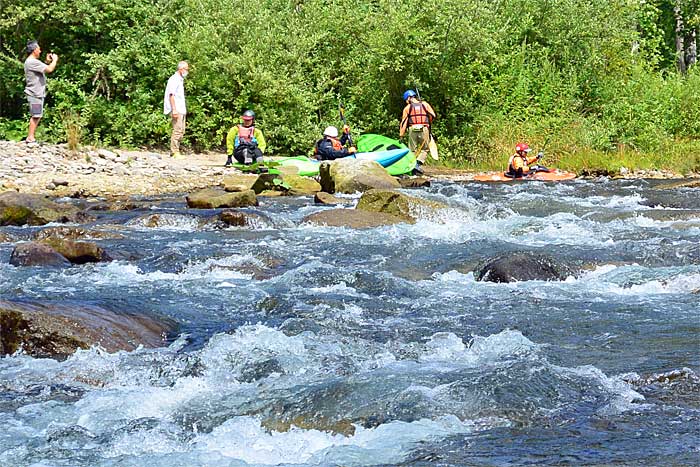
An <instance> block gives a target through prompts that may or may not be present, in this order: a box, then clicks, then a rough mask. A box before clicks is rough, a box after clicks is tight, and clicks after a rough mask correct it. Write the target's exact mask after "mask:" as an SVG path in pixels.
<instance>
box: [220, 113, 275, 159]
mask: <svg viewBox="0 0 700 467" xmlns="http://www.w3.org/2000/svg"><path fill="white" fill-rule="evenodd" d="M241 120H242V122H243V123H241V124H238V125H236V126H234V127H233V128H231V129H230V130H229V132H228V135H227V136H226V149H227V150H228V152H227V154H228V159H227V160H226V164H225V165H226V166H230V165H232V164H233V160H232V159H236V161H237V162H238V163H239V164H244V165H251V164H253V163H254V162H255V163H258V164H262V162H263V153H264V152H265V148H266V147H267V145H266V143H265V136H263V133H262V131H260V129H259V128H256V127H255V112H253V111H252V110H246V111H245V112H243V115H241ZM259 170H261V171H264V170H265V168H264V167H262V166H260V167H259Z"/></svg>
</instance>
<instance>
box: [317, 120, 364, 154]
mask: <svg viewBox="0 0 700 467" xmlns="http://www.w3.org/2000/svg"><path fill="white" fill-rule="evenodd" d="M349 134H350V127H349V126H347V125H346V126H344V127H343V136H341V137H340V139H338V129H337V128H336V127H334V126H329V127H326V129H325V130H323V138H321V139H319V140H318V141H316V144H314V157H315V158H316V159H318V160H321V161H332V160H334V159H340V158H341V157H347V156H349V155H351V154H355V153H356V152H357V149H356V148H355V147H354V146H350V147H349V148H346V147H345V145H346V144H347V142H348V135H349Z"/></svg>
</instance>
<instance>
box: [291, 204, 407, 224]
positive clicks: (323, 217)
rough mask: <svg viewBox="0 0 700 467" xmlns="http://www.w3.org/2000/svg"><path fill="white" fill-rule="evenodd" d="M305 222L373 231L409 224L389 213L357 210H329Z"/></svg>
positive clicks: (309, 217) (307, 218)
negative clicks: (403, 223) (383, 227)
mask: <svg viewBox="0 0 700 467" xmlns="http://www.w3.org/2000/svg"><path fill="white" fill-rule="evenodd" d="M303 222H309V223H311V224H316V225H325V226H329V227H348V228H351V229H371V228H374V227H382V226H385V225H394V224H400V223H402V222H407V220H406V219H403V218H401V217H398V216H394V215H392V214H387V213H376V212H369V211H358V210H357V209H327V210H325V211H320V212H315V213H313V214H310V215H308V216H306V217H305V218H304V220H303Z"/></svg>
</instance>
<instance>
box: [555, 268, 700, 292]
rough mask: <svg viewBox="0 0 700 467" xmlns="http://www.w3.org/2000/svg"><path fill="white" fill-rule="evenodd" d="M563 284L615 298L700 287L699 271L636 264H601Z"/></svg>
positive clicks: (696, 269)
mask: <svg viewBox="0 0 700 467" xmlns="http://www.w3.org/2000/svg"><path fill="white" fill-rule="evenodd" d="M566 283H567V284H575V285H576V286H579V287H584V288H585V289H586V291H587V292H588V293H591V292H592V293H595V294H600V295H606V294H615V295H619V296H634V297H638V296H650V295H659V294H685V293H693V292H694V291H696V290H698V288H700V268H698V267H685V268H655V269H649V268H645V267H642V266H639V265H635V264H632V265H626V266H616V265H610V264H608V265H601V266H598V267H596V269H594V270H593V271H588V272H586V273H584V274H582V275H581V276H579V277H578V278H569V279H567V281H566Z"/></svg>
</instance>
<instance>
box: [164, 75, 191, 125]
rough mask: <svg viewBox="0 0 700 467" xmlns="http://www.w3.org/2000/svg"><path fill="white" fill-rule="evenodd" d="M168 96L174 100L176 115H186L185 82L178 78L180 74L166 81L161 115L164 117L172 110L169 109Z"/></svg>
mask: <svg viewBox="0 0 700 467" xmlns="http://www.w3.org/2000/svg"><path fill="white" fill-rule="evenodd" d="M170 95H172V96H173V97H174V98H175V110H177V113H180V114H183V115H184V114H186V113H187V106H186V105H185V80H184V79H183V78H182V76H180V73H175V74H174V75H172V76H171V77H170V79H168V85H167V86H166V87H165V96H164V97H163V113H164V114H165V115H168V114H169V113H171V112H172V111H173V109H171V108H170Z"/></svg>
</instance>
